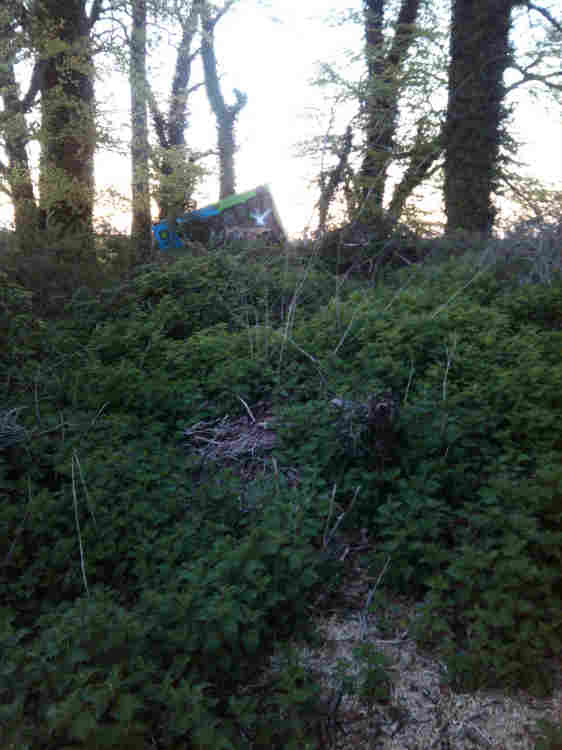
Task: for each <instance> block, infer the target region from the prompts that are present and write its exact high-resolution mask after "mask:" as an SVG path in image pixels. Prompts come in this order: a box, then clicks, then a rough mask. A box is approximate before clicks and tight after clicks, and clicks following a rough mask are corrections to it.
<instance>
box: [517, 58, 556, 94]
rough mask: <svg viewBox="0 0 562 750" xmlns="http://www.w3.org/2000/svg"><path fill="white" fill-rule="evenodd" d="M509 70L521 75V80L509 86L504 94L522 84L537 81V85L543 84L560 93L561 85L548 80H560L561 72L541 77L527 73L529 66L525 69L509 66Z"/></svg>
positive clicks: (545, 74) (537, 74)
mask: <svg viewBox="0 0 562 750" xmlns="http://www.w3.org/2000/svg"><path fill="white" fill-rule="evenodd" d="M510 67H511V68H513V69H514V70H516V71H517V72H518V73H521V78H520V79H519V80H518V81H515V82H514V83H512V84H511V85H510V86H507V87H506V89H505V93H506V94H509V93H510V92H511V91H513V90H514V89H516V88H518V87H519V86H522V85H523V84H524V83H529V81H537V82H539V83H543V84H544V85H545V86H547V87H548V88H551V89H555V90H556V91H562V84H561V83H553V82H552V81H550V80H549V79H550V78H561V79H562V72H561V71H556V72H554V73H544V74H543V75H541V74H539V73H529V72H528V71H529V68H530V67H532V66H531V65H529V66H528V67H527V68H521V67H520V66H519V65H516V64H513V65H510Z"/></svg>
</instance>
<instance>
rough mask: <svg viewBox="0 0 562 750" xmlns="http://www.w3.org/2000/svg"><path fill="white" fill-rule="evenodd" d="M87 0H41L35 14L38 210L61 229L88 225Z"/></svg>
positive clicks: (80, 230) (90, 82) (91, 115)
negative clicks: (38, 73) (38, 61)
mask: <svg viewBox="0 0 562 750" xmlns="http://www.w3.org/2000/svg"><path fill="white" fill-rule="evenodd" d="M85 5H86V2H85V0H64V2H61V0H41V3H38V10H37V17H36V25H37V42H36V46H37V53H38V55H39V56H40V59H41V66H42V70H41V86H40V89H41V116H42V121H41V131H40V138H41V148H42V153H41V174H40V193H41V210H42V213H43V216H44V219H45V223H46V225H47V226H48V227H49V228H52V229H54V230H55V231H56V232H59V233H61V234H66V233H71V234H84V233H91V231H92V217H93V205H94V151H95V146H96V123H95V101H94V65H93V59H92V47H91V39H90V29H91V21H92V20H91V17H90V18H88V16H87V14H86V9H85ZM94 5H95V6H97V5H99V3H97V4H96V3H94Z"/></svg>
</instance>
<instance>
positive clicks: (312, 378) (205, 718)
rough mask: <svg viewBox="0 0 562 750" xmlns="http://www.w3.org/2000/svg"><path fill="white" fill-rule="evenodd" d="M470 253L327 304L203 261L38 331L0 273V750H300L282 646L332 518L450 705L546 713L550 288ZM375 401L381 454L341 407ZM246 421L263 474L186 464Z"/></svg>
mask: <svg viewBox="0 0 562 750" xmlns="http://www.w3.org/2000/svg"><path fill="white" fill-rule="evenodd" d="M487 258H488V256H486V254H476V253H473V254H472V255H471V254H470V253H467V254H465V255H462V256H460V257H454V258H451V259H448V258H443V257H441V258H439V257H438V256H431V255H429V256H428V257H427V259H426V261H425V262H424V263H423V264H418V265H416V264H414V265H412V266H411V267H408V268H406V269H403V270H388V269H386V270H385V269H383V270H382V271H381V274H380V276H379V277H378V278H377V279H375V280H373V279H372V278H369V279H364V280H361V279H357V278H356V279H354V280H353V281H352V282H350V281H349V280H347V281H346V280H344V279H342V278H340V277H335V276H333V275H332V274H331V273H330V272H329V270H328V269H327V266H326V265H325V264H324V263H323V261H321V260H315V259H314V257H313V256H311V255H310V254H308V255H307V256H306V257H305V256H303V257H302V258H298V257H296V256H292V257H290V258H288V257H284V256H283V254H282V253H280V254H279V256H278V257H276V258H273V257H259V255H258V256H256V255H252V256H244V254H243V253H240V254H238V255H233V256H232V257H227V256H226V255H221V254H219V253H216V252H213V253H209V255H203V256H201V257H199V258H184V259H181V260H178V261H177V262H175V263H172V264H168V265H160V266H158V265H151V266H145V267H142V268H139V269H138V270H137V272H136V273H135V274H134V275H132V276H130V277H129V278H128V279H126V280H120V281H119V282H118V283H113V284H112V285H108V286H106V287H105V288H104V289H103V290H101V291H100V290H99V289H93V290H92V289H89V288H87V287H81V288H79V289H77V290H75V291H74V293H73V294H72V295H71V296H68V297H67V298H66V307H65V312H64V314H63V315H61V314H58V315H57V317H56V318H55V319H53V318H51V317H49V316H44V315H42V314H41V310H40V309H39V310H38V309H37V307H34V297H33V289H30V288H26V286H25V285H22V283H20V282H19V281H18V280H17V279H14V278H13V277H10V276H9V275H7V274H6V275H4V276H3V282H4V283H2V285H1V286H0V313H1V317H0V336H1V337H2V346H1V347H0V379H1V380H0V382H1V387H2V401H1V402H0V492H1V493H2V497H3V502H2V504H1V505H0V528H2V530H3V534H2V537H1V539H0V601H1V602H2V604H1V609H0V639H1V643H0V645H1V648H2V653H3V654H4V655H5V656H4V657H3V659H2V663H1V665H0V696H1V700H0V705H1V706H2V708H1V709H0V711H1V721H0V725H1V726H2V732H3V734H2V735H1V738H2V741H1V743H0V744H1V745H2V747H6V748H16V747H17V748H29V749H30V750H35V749H36V748H40V749H42V748H45V749H49V750H50V749H51V748H53V749H54V748H57V749H58V748H70V747H83V748H90V747H95V748H106V747H107V748H117V747H118V748H127V747H130V748H150V747H157V748H174V749H175V748H178V749H179V748H186V749H187V748H211V747H212V748H221V747H224V748H237V749H238V748H257V747H272V748H276V747H277V748H289V747H295V748H305V747H310V748H315V747H318V746H319V744H318V743H319V742H322V740H319V739H318V738H319V737H321V736H323V735H322V733H321V732H320V733H319V729H318V722H317V717H318V705H319V703H318V702H319V700H320V698H319V689H318V686H317V685H316V684H315V682H314V680H313V679H312V677H311V675H310V674H309V673H308V672H307V671H306V670H305V669H304V668H303V667H302V665H301V664H300V663H299V659H298V658H297V657H296V655H295V652H293V651H292V650H291V648H290V646H289V644H291V643H295V642H298V641H299V640H300V639H312V640H314V638H315V634H314V631H313V629H312V628H311V627H310V622H311V609H310V606H311V602H313V601H315V600H316V599H317V595H318V594H319V593H320V592H323V591H325V590H326V588H330V587H335V586H336V585H337V582H338V579H339V572H340V570H341V567H342V566H341V563H338V562H337V555H336V556H335V555H333V554H331V550H330V543H331V541H332V537H334V538H335V537H336V535H335V534H334V535H332V534H331V531H332V529H333V528H334V525H335V523H336V522H337V519H338V518H341V519H342V524H341V526H340V527H339V529H338V531H346V530H347V531H353V530H354V529H357V528H360V527H364V528H367V529H368V532H369V538H370V539H372V540H375V541H376V543H375V544H373V545H372V547H373V550H372V552H370V553H369V557H368V559H367V561H366V562H367V563H368V564H369V566H370V568H371V572H372V574H373V575H374V576H379V574H380V573H381V571H382V570H383V569H384V578H383V581H384V586H386V587H387V588H388V589H389V590H391V591H397V592H400V593H405V594H408V595H411V596H415V597H417V598H418V601H420V604H421V606H420V608H419V611H418V616H417V617H416V619H415V621H413V622H412V628H413V631H414V632H415V634H416V637H417V638H418V639H419V640H420V642H421V643H422V644H424V645H426V646H428V647H431V648H435V649H438V650H439V652H440V653H441V655H442V658H443V661H444V663H445V664H446V667H447V675H448V679H449V680H450V682H451V684H452V686H453V687H454V688H455V689H459V690H474V689H476V688H478V687H482V686H499V687H503V688H514V687H520V686H525V687H528V688H530V689H532V690H534V691H535V692H537V693H541V694H545V693H547V692H548V691H549V690H550V688H551V687H552V684H551V679H552V674H551V671H550V669H549V660H552V659H553V658H559V656H560V654H561V653H562V619H561V615H560V613H561V612H562V578H561V573H560V571H561V567H562V560H561V556H562V553H561V550H562V527H561V516H562V471H561V465H562V428H561V427H560V425H561V424H562V420H561V417H562V397H561V394H562V358H561V356H560V353H561V351H562V282H561V280H560V277H559V276H558V277H557V276H552V277H548V283H546V281H544V280H543V282H541V283H529V284H521V283H520V279H519V278H511V277H510V276H509V275H508V276H507V278H506V275H505V274H503V273H498V263H499V261H495V260H494V261H493V262H491V261H490V260H489V258H488V259H487ZM533 279H534V277H533ZM388 392H392V394H393V397H394V399H395V403H396V414H395V415H394V417H393V420H392V423H389V424H386V425H384V429H383V428H382V427H377V426H376V424H375V425H374V423H372V422H369V421H368V419H367V417H366V416H365V414H366V413H367V412H366V411H365V409H363V411H362V408H363V407H362V406H361V405H362V404H365V403H366V402H367V400H368V398H369V396H371V395H372V394H375V395H376V394H382V393H388ZM335 399H340V402H336V401H335ZM337 403H340V406H338V405H337ZM342 403H347V404H348V405H352V406H348V407H345V408H344V407H342V406H341V404H342ZM260 404H261V406H260V407H259V408H261V409H262V410H263V409H265V410H266V412H267V413H268V418H269V417H270V416H273V418H274V419H275V422H274V424H275V435H276V442H275V445H274V448H273V451H272V452H266V454H265V455H253V454H252V452H251V451H250V452H249V453H248V455H246V456H245V457H244V458H241V457H239V456H238V457H236V458H234V459H233V458H232V457H231V458H230V459H228V460H227V458H224V460H221V459H220V458H219V459H218V460H215V462H214V463H213V460H212V459H207V460H206V459H205V457H204V455H203V454H202V453H201V452H198V451H197V450H194V446H193V444H189V443H188V441H186V439H185V435H184V431H185V430H186V428H188V427H190V426H192V425H195V424H197V423H205V424H207V425H213V424H215V425H216V424H219V423H220V424H223V425H224V424H228V422H229V420H232V421H236V420H238V421H239V420H240V419H241V417H243V416H247V415H248V410H249V411H250V412H251V411H252V409H256V410H257V409H258V405H260ZM346 409H347V411H346ZM260 418H261V417H260ZM373 425H374V426H373ZM251 466H253V467H254V468H253V469H252V470H250V468H248V467H251ZM250 496H251V502H248V498H249V497H250ZM283 644H284V645H283ZM280 648H281V651H282V653H284V654H285V656H284V659H283V663H282V664H281V666H280V668H279V669H278V670H277V671H276V672H274V673H271V672H267V671H264V666H265V664H266V663H267V661H268V658H269V656H270V655H271V654H272V653H273V651H274V650H275V651H277V652H279V649H280ZM366 653H367V652H366ZM367 656H368V659H367V657H365V658H366V659H367V661H368V662H369V664H371V662H372V665H371V668H370V669H371V672H372V673H373V684H372V685H371V684H370V683H369V684H367V682H366V683H365V685H363V687H362V688H361V690H363V692H364V693H365V695H366V696H367V698H368V699H369V700H375V699H377V700H378V699H382V698H381V695H382V694H383V693H385V690H384V689H382V688H381V690H382V693H381V695H379V692H380V691H379V688H380V685H379V683H381V679H380V674H379V672H381V670H382V671H384V670H383V666H382V662H381V663H380V664H379V661H378V656H377V654H376V653H375V654H373V653H371V652H369V654H368V655H367ZM369 660H370V661H369ZM373 665H374V666H373ZM381 674H382V672H381ZM266 675H267V676H266ZM382 682H384V681H382ZM385 695H386V693H385ZM383 697H384V696H383ZM385 699H386V698H385Z"/></svg>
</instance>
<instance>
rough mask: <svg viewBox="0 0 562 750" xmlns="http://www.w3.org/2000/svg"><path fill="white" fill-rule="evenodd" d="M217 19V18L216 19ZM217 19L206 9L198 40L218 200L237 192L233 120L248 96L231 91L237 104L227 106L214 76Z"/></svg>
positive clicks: (234, 125) (234, 124)
mask: <svg viewBox="0 0 562 750" xmlns="http://www.w3.org/2000/svg"><path fill="white" fill-rule="evenodd" d="M219 17H220V16H219ZM219 17H216V18H214V19H213V18H211V17H210V16H209V12H208V6H207V4H205V12H204V14H203V18H202V26H203V37H202V40H201V57H202V60H203V69H204V71H205V88H206V91H207V98H208V99H209V104H210V105H211V109H212V110H213V113H214V115H215V118H216V121H217V145H218V152H219V177H220V190H219V200H221V199H222V198H226V196H227V195H232V194H233V193H235V192H236V178H235V167H234V155H235V153H236V133H235V127H236V120H237V118H238V115H239V113H240V111H241V110H242V109H243V107H244V106H245V105H246V102H247V101H248V97H247V96H246V94H244V93H242V92H241V91H239V90H238V89H234V96H235V98H236V102H235V103H234V104H230V105H227V104H226V102H225V100H224V96H223V94H222V91H221V86H220V81H219V77H218V74H217V59H216V56H215V46H214V30H215V25H216V22H217V20H218V18H219Z"/></svg>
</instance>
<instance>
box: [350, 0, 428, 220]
mask: <svg viewBox="0 0 562 750" xmlns="http://www.w3.org/2000/svg"><path fill="white" fill-rule="evenodd" d="M419 7H420V0H402V2H401V5H400V11H399V13H398V19H397V22H396V27H395V31H394V37H393V40H392V43H391V45H390V49H389V50H388V52H387V51H386V47H387V45H386V42H385V38H384V34H383V18H384V10H385V0H365V41H366V57H367V72H368V83H367V95H366V100H365V102H364V109H365V138H366V151H365V156H364V159H363V165H362V168H361V181H362V184H363V195H364V197H367V196H368V209H369V211H370V212H371V213H372V214H373V217H374V218H376V217H377V216H382V211H383V199H384V189H385V184H386V176H387V169H388V165H389V164H390V162H391V160H392V156H393V147H394V139H395V135H396V128H397V123H398V104H399V99H400V95H401V86H400V77H399V73H400V69H401V67H402V66H403V65H404V62H405V60H406V57H407V55H408V50H409V48H410V45H411V44H412V42H413V40H414V38H415V28H414V24H415V22H416V18H417V15H418V11H419Z"/></svg>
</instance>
